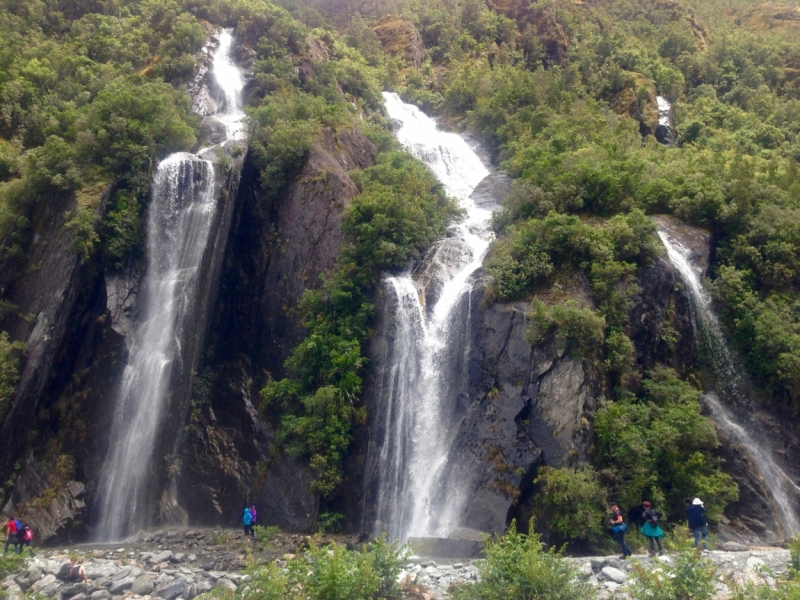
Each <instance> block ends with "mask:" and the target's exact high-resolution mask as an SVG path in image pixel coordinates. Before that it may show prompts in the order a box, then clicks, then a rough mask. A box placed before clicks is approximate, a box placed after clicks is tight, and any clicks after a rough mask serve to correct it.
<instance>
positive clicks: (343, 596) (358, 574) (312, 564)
mask: <svg viewBox="0 0 800 600" xmlns="http://www.w3.org/2000/svg"><path fill="white" fill-rule="evenodd" d="M407 555H408V552H407V550H406V549H405V548H403V547H400V546H399V545H398V544H397V543H388V542H387V541H386V539H385V538H380V539H377V540H374V541H373V542H372V543H371V544H370V545H369V546H365V547H363V548H362V549H361V550H347V549H346V548H345V547H344V546H341V545H339V544H336V543H332V544H331V545H330V546H317V545H315V544H314V543H313V542H312V543H311V544H310V545H309V548H308V550H306V551H305V552H302V553H301V554H299V555H298V556H297V557H296V558H293V559H291V560H289V561H288V565H287V569H286V572H284V571H283V570H282V569H280V568H279V567H278V566H276V565H275V563H270V564H268V565H262V566H255V567H252V568H251V569H250V571H249V575H250V576H251V578H252V579H251V581H250V582H248V584H247V586H242V587H241V588H240V589H241V590H242V591H238V592H237V593H236V594H235V596H236V597H237V598H242V599H243V600H279V599H280V600H284V599H291V600H391V599H395V598H400V597H402V593H401V590H400V586H399V585H398V582H397V578H398V575H399V574H400V567H401V565H402V563H403V562H404V561H405V559H406V557H407Z"/></svg>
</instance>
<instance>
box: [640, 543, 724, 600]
mask: <svg viewBox="0 0 800 600" xmlns="http://www.w3.org/2000/svg"><path fill="white" fill-rule="evenodd" d="M633 573H634V577H633V578H632V582H631V585H630V594H631V597H632V598H634V600H710V599H711V598H713V597H714V596H715V595H716V589H715V588H714V580H715V579H716V577H717V570H716V568H715V567H714V563H712V562H711V560H709V559H708V558H706V557H705V556H703V555H702V554H701V553H700V552H699V550H695V549H693V548H690V547H688V542H687V544H686V548H684V549H683V550H682V551H681V552H678V553H677V554H676V555H674V556H673V557H672V560H671V561H670V562H669V563H665V564H664V565H663V566H662V568H661V569H647V568H645V567H643V566H642V565H640V564H638V563H634V565H633Z"/></svg>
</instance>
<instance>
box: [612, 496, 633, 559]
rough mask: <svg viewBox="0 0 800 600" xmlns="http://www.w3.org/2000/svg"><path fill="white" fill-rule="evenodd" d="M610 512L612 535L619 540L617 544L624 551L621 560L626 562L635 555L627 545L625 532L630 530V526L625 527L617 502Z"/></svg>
mask: <svg viewBox="0 0 800 600" xmlns="http://www.w3.org/2000/svg"><path fill="white" fill-rule="evenodd" d="M608 510H609V511H610V512H611V519H609V523H611V535H613V536H614V537H615V538H617V543H618V544H619V547H620V549H621V550H622V556H621V558H622V560H625V559H626V558H628V557H629V556H631V555H632V554H633V552H631V549H630V548H628V544H626V543H625V532H626V531H627V530H628V526H627V525H625V522H624V521H623V519H622V512H620V510H619V507H618V506H617V503H616V502H612V503H611V504H610V505H609V507H608Z"/></svg>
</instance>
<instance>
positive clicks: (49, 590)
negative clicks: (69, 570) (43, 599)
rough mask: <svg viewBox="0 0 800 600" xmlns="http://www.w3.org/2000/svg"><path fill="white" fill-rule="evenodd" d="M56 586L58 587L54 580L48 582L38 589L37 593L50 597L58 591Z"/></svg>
mask: <svg viewBox="0 0 800 600" xmlns="http://www.w3.org/2000/svg"><path fill="white" fill-rule="evenodd" d="M58 587H59V584H58V582H57V581H54V582H52V583H48V584H47V585H45V586H43V587H42V588H41V589H40V590H39V593H40V594H41V595H42V596H48V597H50V598H52V597H53V596H55V595H56V592H57V591H58Z"/></svg>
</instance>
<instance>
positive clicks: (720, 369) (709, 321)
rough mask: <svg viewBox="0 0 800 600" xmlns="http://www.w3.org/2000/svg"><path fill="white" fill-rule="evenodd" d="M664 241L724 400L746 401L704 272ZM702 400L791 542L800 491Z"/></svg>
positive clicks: (765, 450)
mask: <svg viewBox="0 0 800 600" xmlns="http://www.w3.org/2000/svg"><path fill="white" fill-rule="evenodd" d="M658 235H659V237H660V238H661V241H662V242H663V243H664V246H665V247H666V248H667V254H668V256H669V259H670V261H671V262H672V264H674V265H675V267H676V268H677V269H678V272H679V273H680V274H681V278H682V279H683V282H684V283H685V284H686V286H687V287H688V290H687V291H688V298H689V302H690V305H691V309H692V319H695V318H696V319H697V320H699V323H698V322H694V326H695V330H696V331H699V332H700V333H701V335H702V337H703V339H704V341H705V345H706V350H707V352H708V354H709V356H710V358H711V362H712V366H713V368H714V370H715V372H716V375H717V380H718V385H719V386H720V388H721V390H720V391H721V392H722V394H723V396H724V397H726V398H728V399H729V401H731V402H735V403H742V402H744V401H746V399H747V398H746V395H747V385H746V384H745V382H744V381H743V379H742V377H741V375H740V373H739V371H738V370H737V369H736V367H735V364H734V360H733V357H732V356H731V353H730V350H729V349H728V345H727V344H726V342H725V338H724V336H723V335H722V329H721V328H720V325H719V321H718V320H717V315H716V314H715V313H714V311H713V308H712V303H711V297H710V296H709V295H708V293H707V292H706V290H705V288H704V287H703V284H702V282H701V277H702V271H701V270H700V269H699V268H697V267H696V266H695V265H694V264H693V263H692V259H691V257H692V251H691V250H690V249H688V248H686V247H685V246H683V245H682V244H681V243H680V242H678V241H677V240H676V239H674V238H673V237H671V236H670V235H669V234H668V233H666V232H665V231H663V230H659V232H658ZM703 400H704V402H705V404H706V406H708V408H709V409H710V410H711V414H712V416H713V419H714V421H715V422H716V423H717V424H718V425H719V426H720V427H721V428H722V429H723V430H724V431H726V432H727V433H728V434H729V435H730V436H731V437H733V438H734V439H735V440H736V441H737V442H738V444H739V446H740V447H741V448H742V450H744V451H745V452H748V453H750V455H751V456H752V458H753V465H754V466H755V467H756V468H757V469H758V471H759V473H760V474H761V477H762V479H763V480H764V484H765V485H766V486H767V488H768V489H769V492H770V494H771V495H772V499H773V503H774V508H775V511H774V512H775V514H776V515H778V517H779V523H778V524H779V526H780V527H781V529H782V530H783V531H782V533H783V534H784V535H785V536H786V537H787V538H788V537H792V536H793V535H796V534H797V533H800V521H798V518H797V511H796V506H797V503H798V500H800V488H798V486H797V485H795V484H794V482H793V481H792V480H791V479H790V478H789V476H788V475H786V473H785V472H784V471H783V469H781V468H780V466H779V465H778V463H777V462H775V458H774V457H773V456H772V452H771V451H770V449H769V447H768V446H767V445H766V444H764V443H759V442H757V441H756V440H755V439H754V437H753V435H751V433H750V432H748V431H747V430H746V429H745V428H744V427H743V426H742V424H741V423H740V422H738V421H737V419H736V417H735V416H734V414H733V413H732V412H731V411H730V410H729V409H728V408H726V407H725V406H724V405H723V404H722V403H721V402H720V401H719V398H717V396H716V395H714V394H706V395H705V396H703Z"/></svg>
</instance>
